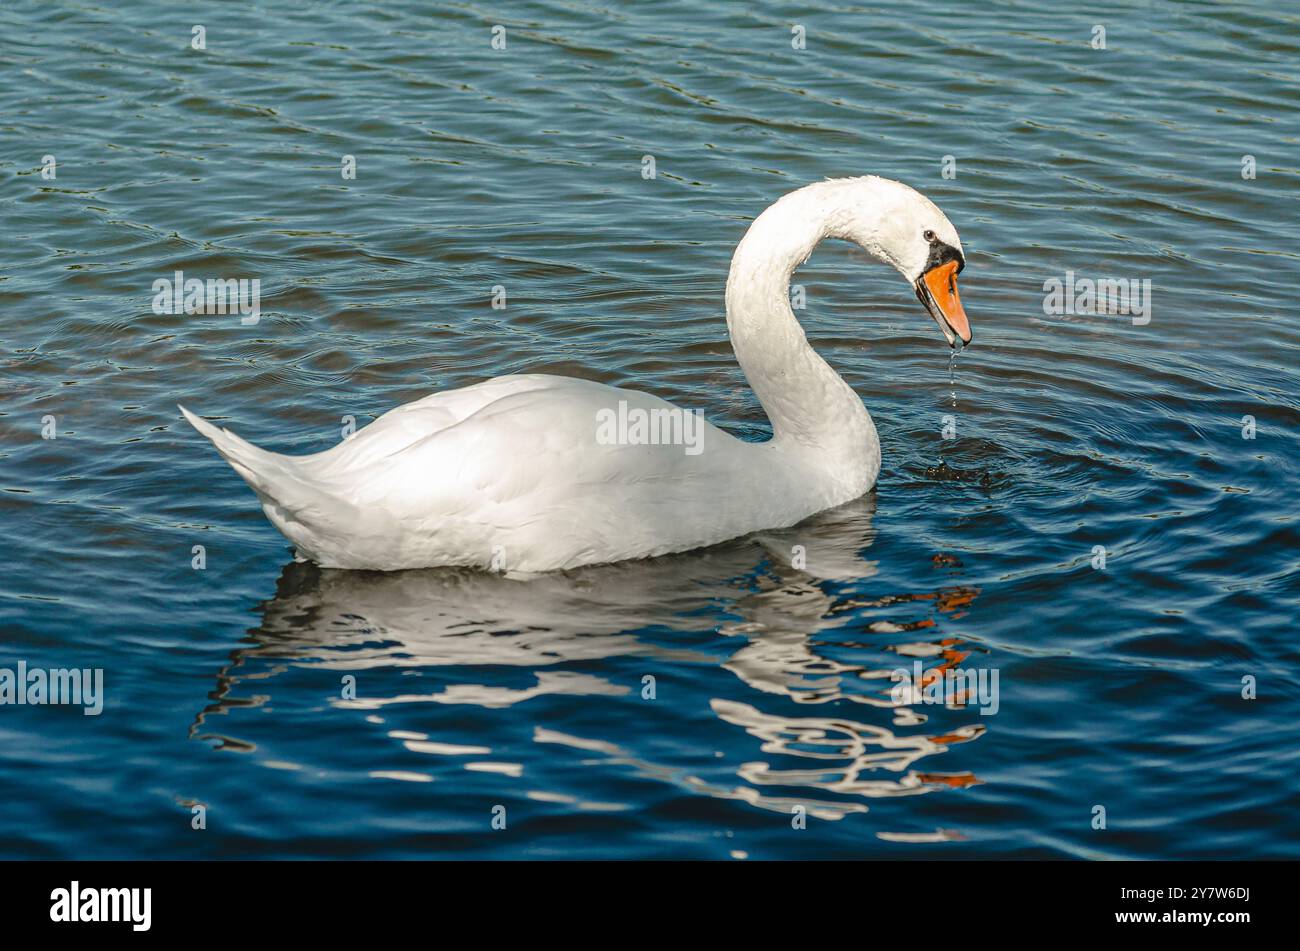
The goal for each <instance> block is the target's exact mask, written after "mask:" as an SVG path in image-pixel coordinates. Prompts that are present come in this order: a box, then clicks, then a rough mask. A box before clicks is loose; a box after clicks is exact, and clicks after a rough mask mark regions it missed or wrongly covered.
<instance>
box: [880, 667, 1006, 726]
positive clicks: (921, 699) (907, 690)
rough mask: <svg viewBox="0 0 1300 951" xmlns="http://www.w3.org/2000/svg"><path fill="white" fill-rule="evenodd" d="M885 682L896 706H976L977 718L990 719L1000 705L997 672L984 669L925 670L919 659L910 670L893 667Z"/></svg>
mask: <svg viewBox="0 0 1300 951" xmlns="http://www.w3.org/2000/svg"><path fill="white" fill-rule="evenodd" d="M889 679H890V680H892V681H894V686H893V687H890V688H889V698H890V699H891V700H893V701H894V703H896V704H898V705H899V706H911V705H912V704H917V703H929V704H942V705H945V706H977V707H979V708H980V716H982V717H987V716H992V715H993V714H995V713H997V712H998V709H999V708H1000V707H1001V705H1002V701H1001V699H1000V697H999V691H998V672H997V670H993V669H990V668H988V667H967V668H966V669H965V670H962V669H961V668H959V667H956V668H941V667H936V668H934V669H932V670H926V669H925V668H924V667H923V666H922V664H921V662H920V661H919V660H917V661H913V662H912V669H911V670H908V669H907V668H906V667H899V668H896V669H895V670H894V671H893V673H891V674H890V676H889Z"/></svg>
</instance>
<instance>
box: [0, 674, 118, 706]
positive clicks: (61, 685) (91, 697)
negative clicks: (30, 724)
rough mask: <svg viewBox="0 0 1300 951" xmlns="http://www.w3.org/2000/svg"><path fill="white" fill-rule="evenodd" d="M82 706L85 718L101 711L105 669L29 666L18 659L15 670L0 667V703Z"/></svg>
mask: <svg viewBox="0 0 1300 951" xmlns="http://www.w3.org/2000/svg"><path fill="white" fill-rule="evenodd" d="M44 704H56V705H59V706H64V705H67V706H78V707H82V708H83V709H82V711H81V712H82V713H84V714H85V715H86V716H88V717H97V716H99V714H100V713H102V712H103V710H104V668H102V667H96V668H94V669H93V670H92V669H91V668H89V667H87V668H85V669H82V668H78V667H72V668H67V667H52V668H50V669H49V670H46V669H44V668H41V667H32V668H28V666H27V662H26V661H23V660H20V661H19V662H18V668H17V669H16V670H13V669H10V668H8V667H0V706H5V705H13V706H20V707H21V706H41V705H44Z"/></svg>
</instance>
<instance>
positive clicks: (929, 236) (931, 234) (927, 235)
mask: <svg viewBox="0 0 1300 951" xmlns="http://www.w3.org/2000/svg"><path fill="white" fill-rule="evenodd" d="M921 237H922V238H925V240H926V241H931V242H933V241H934V232H933V231H929V230H927V231H926V232H925V234H923V235H921Z"/></svg>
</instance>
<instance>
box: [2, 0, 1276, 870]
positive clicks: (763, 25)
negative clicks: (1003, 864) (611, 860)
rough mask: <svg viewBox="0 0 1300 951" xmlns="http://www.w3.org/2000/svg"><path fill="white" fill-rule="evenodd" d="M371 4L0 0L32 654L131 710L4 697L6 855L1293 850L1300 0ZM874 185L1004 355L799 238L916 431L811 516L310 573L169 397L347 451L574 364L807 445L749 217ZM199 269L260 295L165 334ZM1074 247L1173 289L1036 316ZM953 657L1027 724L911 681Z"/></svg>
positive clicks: (11, 647) (826, 321) (832, 342)
mask: <svg viewBox="0 0 1300 951" xmlns="http://www.w3.org/2000/svg"><path fill="white" fill-rule="evenodd" d="M364 6H368V5H362V4H303V3H287V2H278V0H277V2H269V3H264V4H258V5H256V9H255V10H252V11H249V12H237V11H236V9H235V7H236V5H233V4H231V5H227V4H215V3H214V4H195V5H191V4H181V5H177V4H170V3H161V2H157V3H155V2H134V3H123V4H111V5H109V4H105V5H103V6H93V5H85V4H76V3H39V4H38V3H34V2H19V3H7V4H5V5H4V6H3V7H0V32H2V33H3V40H4V42H3V45H2V46H0V58H2V60H3V64H2V68H0V172H2V173H3V187H2V188H0V208H2V209H3V222H4V233H5V236H6V239H7V240H5V241H4V242H3V243H0V326H2V327H3V348H2V349H0V490H2V491H0V519H2V521H0V525H2V527H3V541H2V542H0V546H2V550H3V554H2V555H0V630H2V631H3V633H2V634H0V666H5V667H12V666H14V665H15V664H17V663H18V662H19V661H24V662H26V663H27V664H29V665H31V666H38V667H46V668H48V667H65V666H76V667H89V668H96V667H99V668H103V669H104V671H105V679H106V688H105V689H106V691H107V703H106V707H105V709H104V712H103V714H102V715H101V716H98V717H88V716H83V715H82V713H81V711H80V710H79V709H75V708H69V707H48V706H46V707H32V706H24V707H16V706H5V707H0V789H3V805H4V808H3V809H0V853H2V854H4V855H7V856H41V857H129V856H176V857H234V856H276V857H300V856H358V857H425V856H467V857H542V856H563V857H691V858H717V859H727V858H730V857H735V858H744V857H749V858H753V859H767V858H796V857H800V858H802V857H859V856H901V857H935V856H945V857H969V856H1010V857H1029V856H1034V857H1059V856H1071V857H1088V858H1115V857H1193V856H1205V857H1225V858H1226V857H1243V856H1268V857H1281V856H1293V855H1294V854H1295V851H1296V846H1297V841H1298V839H1300V835H1298V833H1300V828H1298V825H1300V820H1298V819H1297V815H1300V779H1298V778H1297V777H1298V774H1300V768H1298V767H1300V753H1298V749H1300V744H1298V743H1297V730H1296V717H1297V712H1298V711H1297V699H1298V698H1300V684H1298V683H1297V677H1296V674H1295V668H1296V665H1297V662H1300V658H1298V657H1297V650H1296V647H1295V639H1294V632H1293V623H1294V616H1295V607H1296V601H1297V561H1298V558H1297V552H1298V551H1300V546H1298V545H1297V542H1298V541H1300V538H1298V536H1297V527H1296V516H1295V512H1296V498H1297V492H1298V491H1300V480H1297V478H1296V471H1295V465H1296V460H1297V458H1298V457H1300V451H1298V450H1300V440H1298V438H1297V423H1298V422H1300V413H1298V412H1297V394H1298V392H1300V387H1298V385H1297V384H1298V382H1300V379H1298V377H1300V374H1298V373H1297V362H1298V361H1297V356H1298V355H1300V331H1298V330H1297V322H1296V315H1295V302H1294V296H1295V286H1296V283H1297V272H1298V270H1300V269H1298V268H1297V249H1298V248H1300V216H1297V214H1296V209H1297V207H1300V205H1298V204H1297V198H1298V197H1300V188H1297V183H1298V175H1300V171H1298V169H1297V131H1298V130H1300V108H1298V107H1297V104H1298V103H1300V83H1298V82H1297V66H1296V64H1297V62H1298V61H1300V15H1298V14H1297V12H1296V11H1295V9H1294V7H1292V6H1290V5H1287V4H1280V3H1279V4H1276V5H1272V6H1271V7H1270V5H1267V4H1253V5H1250V6H1249V8H1247V9H1232V8H1230V7H1228V6H1221V5H1218V4H1201V3H1186V4H1177V5H1174V4H1164V3H1152V4H1146V3H1142V4H1131V5H1127V4H1124V5H1110V6H1108V7H1107V8H1105V9H1103V10H1085V9H1082V8H1080V7H1077V6H1076V7H1072V8H1071V12H1069V13H1052V14H1049V13H1044V12H1042V7H1041V6H1040V5H1038V4H1012V5H1006V4H1003V5H1000V6H998V7H996V8H991V7H990V6H989V5H987V4H967V3H956V2H939V3H930V4H925V5H922V6H921V7H919V8H915V9H912V8H908V9H907V10H906V12H904V11H903V10H902V8H899V7H897V6H896V5H892V4H889V5H878V6H846V5H838V4H831V5H819V8H818V9H812V8H806V9H799V10H796V9H795V8H784V7H775V6H771V7H768V6H765V5H760V4H741V3H712V4H698V3H654V4H648V3H647V4H627V5H622V4H619V5H611V6H608V7H599V6H586V5H581V4H570V3H555V2H550V3H537V2H531V3H522V4H510V5H507V7H506V8H502V7H498V6H478V5H467V4H456V5H452V6H447V7H444V8H443V9H442V10H441V11H440V12H437V13H434V12H431V11H430V10H428V9H427V8H426V5H424V4H418V3H414V2H399V3H384V4H382V5H379V4H376V5H373V6H374V7H375V9H369V10H367V9H362V7H364ZM196 24H201V25H203V26H204V27H206V45H207V49H206V50H205V51H197V50H194V49H191V48H190V42H191V36H192V27H193V26H194V25H196ZM494 24H502V25H504V26H505V27H506V34H505V35H506V39H507V43H506V48H505V49H504V50H494V49H493V48H492V46H491V40H492V27H493V25H494ZM796 24H798V25H802V26H804V27H805V29H806V40H807V42H806V49H802V50H798V49H795V48H793V46H792V39H795V38H796V37H794V36H793V34H792V26H793V25H796ZM1094 25H1103V26H1104V27H1105V28H1106V48H1105V49H1097V48H1094V46H1093V45H1092V40H1093V37H1094V31H1093V27H1094ZM46 155H53V156H55V160H56V162H57V177H56V178H53V179H51V178H48V177H43V176H42V174H41V169H42V162H43V157H44V156H46ZM345 155H352V156H355V159H356V166H357V175H356V178H355V180H350V179H345V178H344V177H343V176H342V175H341V163H342V161H343V158H342V157H343V156H345ZM1246 155H1250V156H1253V157H1254V160H1255V176H1256V177H1254V178H1244V177H1243V174H1242V172H1243V156H1246ZM644 156H653V157H654V160H655V169H656V176H655V177H654V178H653V179H649V178H646V177H643V174H642V170H643V167H644V163H643V157H644ZM944 156H952V157H953V158H954V159H955V160H956V177H952V178H945V177H944V176H943V174H942V171H943V158H944ZM864 173H876V174H881V175H886V176H890V177H894V178H899V179H903V180H905V181H907V182H909V183H911V184H912V185H914V186H916V187H917V188H919V189H921V190H922V191H924V192H925V193H926V194H928V195H929V196H930V197H931V198H933V199H934V200H935V201H936V202H937V203H938V204H939V205H940V206H941V207H942V208H943V209H944V210H945V211H946V212H947V214H948V215H949V217H950V218H951V219H952V221H953V222H954V223H955V224H956V226H957V227H958V229H959V230H960V232H961V235H962V240H963V243H964V245H965V249H966V252H967V259H968V266H967V268H966V270H965V272H964V273H963V275H962V281H963V296H964V300H965V303H966V306H967V310H968V312H969V313H970V314H971V318H972V323H973V326H974V328H975V345H974V346H973V347H972V348H971V350H970V351H968V352H967V353H964V354H962V355H961V357H960V358H959V359H958V361H957V364H956V367H955V370H954V372H953V374H952V375H951V377H950V374H949V366H948V357H947V348H946V347H945V346H944V344H943V341H942V340H941V338H940V337H939V335H938V333H937V332H936V329H935V327H934V325H933V323H932V322H931V321H930V319H929V318H928V317H927V316H926V315H925V314H924V312H923V311H922V310H921V308H920V306H919V305H918V304H917V302H916V300H915V299H914V296H913V294H912V292H911V290H910V288H908V287H907V286H906V285H905V284H903V283H902V282H900V281H899V280H898V278H897V276H896V275H895V274H894V273H892V272H891V271H889V269H887V268H884V267H882V266H880V265H877V264H875V263H873V262H870V261H868V260H867V258H866V257H865V255H863V254H862V253H861V252H859V251H858V250H857V249H855V248H852V247H850V246H848V245H845V244H829V245H826V246H824V247H823V248H821V249H820V250H819V251H818V252H817V253H816V255H815V256H814V257H813V259H812V260H811V261H810V262H809V263H808V264H807V265H806V266H805V267H804V268H802V269H801V270H800V271H799V273H798V275H797V277H796V280H797V281H798V282H799V283H801V284H802V285H803V286H804V287H805V288H806V293H807V302H808V303H807V309H806V310H805V311H802V312H801V313H800V316H801V319H802V320H803V322H804V324H805V326H806V327H807V329H808V332H809V336H810V338H811V339H812V340H813V341H814V343H815V345H816V346H817V347H818V349H819V350H820V351H821V353H822V354H823V355H825V356H826V358H827V359H828V360H829V361H830V362H831V363H832V364H833V365H834V366H835V367H836V368H837V369H838V370H839V371H840V372H841V373H842V374H843V375H844V377H845V378H846V379H847V380H848V381H849V382H850V383H851V384H852V385H853V387H854V388H855V389H856V390H857V392H858V393H859V394H860V395H861V396H862V398H863V400H864V401H865V403H866V405H867V406H868V408H869V409H870V410H871V412H872V414H873V415H874V417H875V420H876V425H877V426H878V428H879V430H880V435H881V442H882V446H883V452H884V468H883V471H882V473H881V477H880V483H879V487H878V489H877V491H876V492H874V493H872V494H871V495H870V496H869V497H867V498H866V499H863V500H861V501H860V502H858V503H855V504H853V505H851V506H848V507H847V508H846V509H844V510H841V511H837V512H830V513H825V514H823V515H822V516H819V517H818V518H816V519H814V520H813V521H812V522H811V523H810V524H808V525H804V526H799V527H797V528H795V529H791V530H788V531H782V532H774V533H771V534H769V535H764V536H762V537H760V538H753V539H744V540H741V541H737V542H735V543H731V544H727V545H723V546H720V547H718V548H715V549H710V550H708V551H702V552H696V553H690V554H684V555H680V556H675V557H671V558H665V559H661V560H656V561H653V562H648V563H634V564H623V565H614V566H605V567H598V568H590V569H585V570H582V571H575V572H572V573H568V574H556V575H551V576H546V577H542V578H538V579H532V580H525V579H517V578H511V577H500V576H486V575H482V574H475V573H471V572H456V571H421V572H408V573H400V574H392V575H382V574H370V573H347V572H336V571H320V570H318V569H315V568H313V567H312V566H310V565H302V564H294V563H293V562H292V557H291V553H290V551H289V550H288V548H287V546H286V543H285V542H284V541H283V539H282V538H281V537H280V536H279V535H278V534H277V533H276V532H275V530H274V529H273V528H272V527H271V526H270V525H269V524H268V523H267V522H266V520H265V518H264V517H263V516H262V514H261V512H260V510H259V508H258V506H257V504H256V500H255V498H254V497H253V495H252V493H251V492H249V491H248V489H247V488H246V486H245V485H244V484H243V483H242V482H241V481H240V479H239V478H238V476H237V475H236V474H235V473H234V472H233V471H231V470H230V468H229V467H227V466H226V465H225V464H224V463H223V462H222V461H221V460H220V458H218V456H217V455H216V454H215V453H214V452H213V451H212V448H211V446H210V445H208V444H207V443H206V442H205V441H204V440H203V439H202V438H201V437H199V436H198V434H197V433H195V432H194V431H193V430H192V429H191V428H190V427H189V426H188V425H186V424H185V423H184V421H183V420H182V419H181V418H180V416H179V414H178V412H177V410H176V403H177V402H184V403H185V404H186V405H187V406H190V407H192V408H194V409H196V410H198V411H200V412H202V413H204V414H205V415H207V416H209V417H211V418H214V419H218V420H220V421H222V422H223V423H225V424H226V425H230V426H231V427H232V428H234V429H235V430H236V431H238V432H239V433H240V434H241V435H243V436H245V437H247V438H249V439H252V440H253V441H255V442H258V443H259V444H262V445H265V446H267V447H269V448H273V449H277V450H280V451H289V452H308V451H316V450H320V449H324V448H327V447H328V446H330V445H333V444H334V443H335V442H337V440H338V439H339V438H340V434H341V428H342V426H343V420H344V417H347V416H352V417H355V419H356V420H357V422H358V424H359V425H363V424H364V423H366V422H368V421H369V420H370V419H372V418H374V417H375V416H377V415H379V414H381V413H383V412H384V411H386V410H388V409H390V408H391V407H393V406H395V405H397V404H400V403H402V402H405V401H408V400H412V399H415V398H417V397H420V396H422V395H424V394H426V393H428V392H431V391H434V390H437V389H441V388H447V387H456V386H462V385H466V384H469V383H473V382H476V381H479V380H483V379H486V378H488V377H491V376H495V375H499V374H504V373H511V372H518V371H547V372H558V373H567V374H573V375H581V376H586V377H590V378H594V379H597V380H602V381H606V382H610V383H616V384H620V385H626V386H633V387H637V388H641V389H646V390H649V391H651V392H654V393H656V394H658V395H660V396H664V397H666V398H669V399H673V400H676V401H679V402H681V403H682V404H683V405H686V406H688V407H692V408H700V409H703V410H704V411H705V412H706V413H707V414H708V416H709V418H711V419H713V420H714V421H716V422H718V423H719V424H721V425H723V426H726V427H728V428H730V429H731V430H732V431H734V432H737V433H739V434H742V435H744V436H745V437H747V438H763V437H764V436H765V434H766V433H767V424H766V421H765V419H764V417H763V414H762V412H761V410H760V408H759V406H758V404H757V403H756V401H755V400H754V398H753V396H752V394H751V393H750V391H749V389H748V387H747V386H746V384H745V381H744V378H743V377H742V375H741V374H740V372H739V369H738V368H737V366H736V364H735V362H734V360H733V357H732V354H731V350H730V347H729V345H728V342H727V336H726V327H725V324H724V321H723V303H722V291H723V282H724V280H725V276H726V271H727V266H728V261H729V259H730V255H731V252H732V249H733V248H734V246H735V244H736V242H737V241H738V240H739V238H740V237H741V235H742V234H743V232H744V230H745V227H746V225H747V222H748V221H749V220H750V219H751V218H752V217H754V216H755V215H757V214H758V213H759V212H760V211H762V209H763V208H764V207H766V205H767V204H769V203H770V202H771V201H773V200H775V199H776V198H777V197H778V196H780V195H781V194H783V193H785V192H787V191H789V190H792V189H794V188H796V187H798V186H799V185H802V184H805V183H807V182H810V181H815V180H817V179H820V178H823V177H827V176H838V175H854V174H864ZM176 270H181V271H183V272H184V273H185V274H186V275H187V276H198V277H205V278H206V277H235V278H238V277H244V278H257V279H259V280H260V281H261V294H262V308H263V310H262V315H261V320H260V322H259V323H258V324H256V325H243V324H241V323H240V321H239V319H238V317H234V316H229V315H192V316H177V315H170V314H155V313H154V312H153V310H152V308H151V300H152V291H151V286H152V284H153V282H154V281H155V280H157V279H159V278H164V277H169V276H170V275H171V274H172V273H173V272H174V271H176ZM1067 271H1071V272H1074V274H1075V275H1076V276H1078V277H1090V278H1115V279H1121V278H1122V279H1134V280H1139V281H1140V280H1144V279H1149V280H1150V281H1151V287H1152V290H1151V303H1152V310H1151V315H1150V322H1149V323H1135V322H1134V321H1133V320H1131V319H1129V318H1127V317H1122V318H1119V317H1098V316H1079V315H1062V316H1050V315H1047V314H1045V313H1044V307H1043V303H1044V282H1045V281H1048V280H1049V279H1051V278H1060V279H1062V280H1063V279H1064V278H1065V276H1066V273H1067ZM495 285H502V286H504V287H505V288H506V289H507V294H508V303H507V306H506V307H505V308H504V309H493V308H492V307H491V306H490V301H491V297H492V288H493V287H494V286H495ZM47 417H53V426H54V429H53V430H52V431H48V426H47V422H46V419H47ZM945 417H951V419H950V420H945ZM1243 417H1251V418H1252V419H1253V421H1254V430H1253V435H1254V438H1253V439H1247V438H1244V436H1245V435H1248V434H1250V432H1249V430H1250V427H1249V423H1248V422H1246V421H1243ZM946 423H947V424H949V429H948V432H947V433H945V424H946ZM43 428H44V429H47V432H46V433H45V434H43ZM48 434H53V435H55V437H56V438H53V439H48V438H43V435H48ZM945 435H950V436H952V437H953V438H945ZM521 464H525V465H526V464H527V461H526V460H521ZM196 545H202V546H204V549H205V551H206V568H205V569H204V570H195V569H194V568H192V558H193V557H194V556H193V554H192V552H193V550H194V546H196ZM796 546H799V549H798V550H799V551H802V552H803V553H804V557H798V554H797V550H796ZM1095 546H1102V548H1104V551H1105V557H1106V563H1105V567H1104V568H1101V567H1094V565H1095V564H1096V563H1097V561H1098V554H1097V553H1096V552H1097V549H1096V547H1095ZM913 662H919V663H920V664H921V665H922V667H923V668H924V669H925V670H927V671H940V672H942V671H945V670H949V669H959V668H960V669H976V670H983V671H985V672H986V673H988V674H990V675H991V674H992V673H996V675H997V677H998V684H999V688H1000V693H999V704H998V709H997V712H996V713H990V714H988V715H985V714H981V712H980V710H979V709H978V708H977V707H975V706H973V705H961V704H952V705H944V704H937V705H936V704H928V705H927V704H916V705H910V706H899V705H897V704H896V703H895V702H894V699H892V698H891V696H890V687H891V681H890V674H891V671H893V670H894V669H895V668H897V667H899V666H900V665H903V666H906V667H908V668H911V665H912V664H913ZM926 676H927V677H930V676H933V674H929V673H927V674H926ZM349 677H351V678H355V695H352V694H351V692H345V686H346V684H347V683H349V681H348V680H347V678H349ZM647 678H653V680H647ZM1243 678H1253V683H1254V685H1255V687H1254V689H1255V690H1256V691H1257V699H1254V700H1248V699H1243V696H1242V694H1243V689H1244V688H1243ZM652 689H653V699H649V698H648V695H649V694H650V693H651V690H652ZM196 805H202V806H204V807H205V808H206V829H204V830H202V831H197V830H194V829H193V828H191V825H192V817H193V815H194V812H193V810H194V807H195V806H196ZM498 806H502V807H504V810H505V813H504V814H505V816H506V819H507V821H506V828H505V829H498V830H494V829H493V828H492V819H493V815H494V810H495V809H496V807H498ZM796 806H802V807H803V808H804V810H805V811H806V828H803V829H799V828H795V826H797V825H798V824H799V823H798V822H797V821H796V820H797V819H798V816H797V815H796V813H795V807H796ZM1097 807H1104V809H1105V817H1106V828H1105V829H1104V830H1103V829H1096V828H1094V824H1095V822H1096V819H1095V817H1096V816H1097V815H1098V813H1097ZM496 813H497V814H500V810H496Z"/></svg>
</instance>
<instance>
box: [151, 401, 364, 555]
mask: <svg viewBox="0 0 1300 951" xmlns="http://www.w3.org/2000/svg"><path fill="white" fill-rule="evenodd" d="M177 409H179V410H180V411H181V413H183V414H184V416H185V418H186V419H188V420H189V421H190V425H191V426H193V427H194V428H195V429H197V430H198V431H199V432H201V433H202V434H203V435H204V436H207V437H208V439H210V440H212V445H214V446H216V447H217V452H219V453H221V458H223V459H225V460H226V462H228V463H230V466H231V468H232V469H234V470H235V471H236V472H238V473H239V475H240V476H241V477H242V478H243V480H244V481H245V482H247V483H248V484H249V485H250V486H252V489H253V491H254V492H256V493H257V497H258V498H259V499H261V501H262V511H264V512H265V513H266V517H267V518H268V519H270V520H271V524H272V525H274V526H275V527H276V528H277V529H279V530H280V534H282V535H284V537H285V538H287V539H289V541H291V542H293V543H294V545H296V546H297V548H298V555H299V557H300V558H302V557H306V558H308V559H310V560H312V561H315V562H317V563H318V564H336V563H337V564H342V561H345V560H346V558H344V554H345V553H346V551H347V549H348V546H349V545H350V544H355V542H356V540H357V539H358V538H361V537H363V536H365V535H366V533H367V532H370V533H372V534H373V533H375V532H378V533H379V536H380V537H383V532H384V531H386V530H388V527H387V526H385V525H383V524H379V523H377V522H376V518H377V517H376V516H375V514H374V513H369V514H368V513H367V512H365V511H363V510H362V509H361V508H360V507H358V506H357V505H356V504H354V503H352V502H350V501H349V500H347V499H346V498H344V497H343V496H342V495H341V494H340V493H339V492H338V491H337V489H333V488H332V487H331V486H330V485H329V484H328V483H327V482H325V481H323V480H322V479H320V478H318V477H316V473H315V472H314V469H315V468H316V466H317V465H318V462H317V461H316V457H314V456H285V455H281V454H280V453H278V452H268V451H267V450H265V449H259V448H258V447H257V446H254V445H253V444H252V443H251V442H249V441H248V440H246V439H240V438H239V437H238V436H236V435H235V434H234V433H232V432H231V431H230V430H228V429H222V428H221V427H220V426H214V425H212V423H209V422H208V421H207V420H205V419H201V418H199V417H198V416H197V415H195V414H194V413H191V412H190V411H189V410H187V409H186V408H185V407H184V406H180V405H178V406H177Z"/></svg>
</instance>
